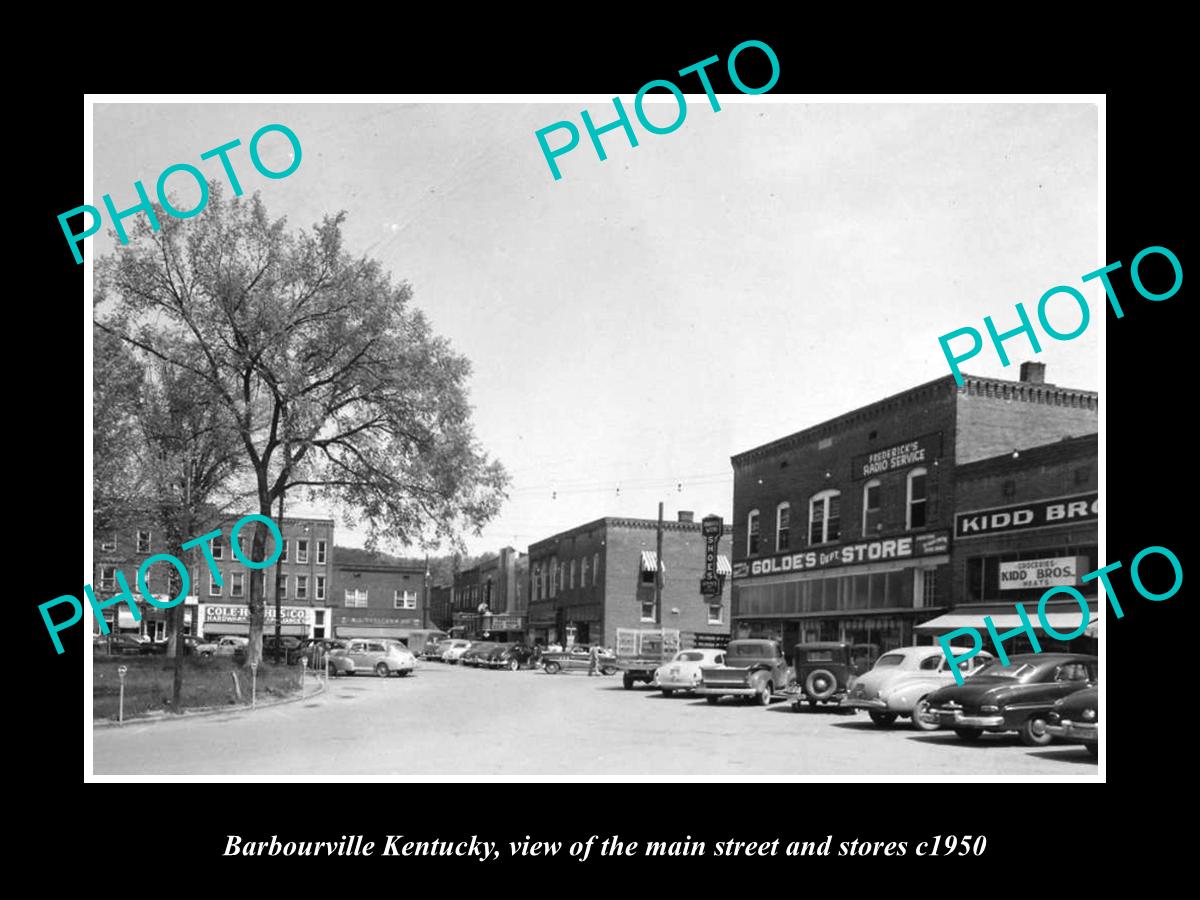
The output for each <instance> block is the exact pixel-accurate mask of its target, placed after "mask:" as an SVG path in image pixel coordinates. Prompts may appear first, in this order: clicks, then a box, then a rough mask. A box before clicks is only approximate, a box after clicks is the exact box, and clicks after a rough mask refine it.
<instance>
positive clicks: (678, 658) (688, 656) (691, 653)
mask: <svg viewBox="0 0 1200 900" xmlns="http://www.w3.org/2000/svg"><path fill="white" fill-rule="evenodd" d="M703 661H704V654H703V653H697V652H696V651H695V650H684V651H683V652H682V653H676V654H675V662H703Z"/></svg>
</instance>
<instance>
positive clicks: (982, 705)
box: [653, 640, 1099, 756]
mask: <svg viewBox="0 0 1200 900" xmlns="http://www.w3.org/2000/svg"><path fill="white" fill-rule="evenodd" d="M863 651H864V646H862V645H853V644H846V643H837V642H823V643H810V644H798V645H797V646H796V647H795V648H794V651H793V662H792V663H791V664H789V663H788V661H787V659H786V658H785V655H784V652H783V647H782V645H781V644H780V643H779V642H778V641H771V640H735V641H730V642H729V645H728V646H727V647H725V648H724V649H721V650H716V649H695V650H681V651H679V652H678V653H676V654H675V656H674V658H672V659H671V660H670V661H669V662H668V663H666V664H664V665H663V666H661V667H660V668H659V669H658V670H657V671H656V672H655V673H654V681H653V684H654V685H655V686H656V687H657V688H658V689H659V690H661V691H662V692H663V694H666V695H668V696H669V695H671V694H674V693H676V692H679V691H686V692H690V693H694V694H696V695H699V696H703V697H705V698H706V700H707V701H708V702H709V703H718V702H719V701H720V700H721V699H722V698H723V697H735V698H740V699H743V700H753V701H755V702H757V703H759V704H760V705H763V706H766V705H768V704H770V703H771V702H772V700H775V699H778V698H783V699H785V700H789V701H791V703H792V707H793V708H794V709H795V710H797V711H799V710H801V709H803V708H804V706H805V704H807V705H808V706H809V707H810V708H811V707H817V706H822V705H826V706H838V707H844V708H849V709H853V710H855V711H862V712H865V713H867V715H868V716H869V717H870V719H871V721H872V722H873V723H874V724H875V725H877V726H879V727H881V728H886V727H891V726H892V725H894V724H895V722H896V721H897V720H899V719H908V720H910V721H911V722H912V725H913V727H914V728H915V729H917V730H919V731H934V730H937V729H939V728H945V729H950V730H953V732H954V734H955V735H956V736H957V737H958V738H959V739H960V740H963V741H977V740H978V739H979V738H980V737H982V735H983V734H985V733H1002V732H1016V733H1017V734H1018V735H1019V736H1020V738H1021V741H1022V742H1023V743H1024V744H1026V745H1027V746H1044V745H1046V744H1049V743H1050V742H1051V741H1053V740H1055V739H1060V740H1065V741H1068V742H1071V743H1078V744H1083V745H1084V746H1085V747H1086V748H1087V749H1088V751H1089V752H1090V753H1091V754H1092V755H1093V756H1095V755H1097V752H1098V741H1099V723H1098V703H1097V699H1098V697H1097V690H1096V684H1097V679H1098V661H1097V659H1096V657H1095V656H1089V655H1086V654H1079V653H1029V654H1022V655H1018V656H1012V657H1009V659H1008V663H1007V664H1006V665H1005V664H1001V662H1000V660H997V659H993V658H992V657H991V656H990V655H989V654H987V653H984V652H981V653H979V654H977V655H976V656H974V657H972V658H970V659H968V660H965V661H963V662H960V663H959V664H958V666H959V673H960V675H961V676H962V679H963V683H962V684H961V685H960V684H958V683H957V681H956V679H955V677H954V672H953V671H952V670H951V669H950V662H949V660H948V659H947V657H946V654H945V653H943V652H942V649H941V647H940V646H924V647H900V648H897V649H895V650H889V651H887V652H885V653H883V654H881V655H878V657H877V658H875V657H874V654H871V653H868V654H867V655H866V656H865V657H864V655H863ZM956 655H958V654H956Z"/></svg>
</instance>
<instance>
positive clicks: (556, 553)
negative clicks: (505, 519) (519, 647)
mask: <svg viewBox="0 0 1200 900" xmlns="http://www.w3.org/2000/svg"><path fill="white" fill-rule="evenodd" d="M657 524H658V523H657V521H656V520H654V519H621V518H604V519H597V520H596V521H594V522H589V523H588V524H586V525H580V526H578V527H577V528H572V529H570V530H568V531H564V532H561V533H560V534H556V535H554V536H553V537H549V538H546V539H545V540H542V541H538V542H537V543H535V544H530V546H529V584H530V588H529V590H530V598H529V633H530V636H531V638H532V639H533V640H534V641H540V642H542V643H555V642H560V643H566V644H568V645H569V644H575V643H580V644H590V643H598V644H603V645H605V646H609V647H611V646H615V644H616V633H617V629H618V628H658V627H662V628H678V629H679V630H680V631H681V632H682V633H683V640H684V644H685V646H690V645H691V644H692V643H694V642H695V636H696V635H698V634H699V635H727V634H728V633H729V617H728V614H729V602H728V601H729V588H728V586H727V584H726V583H725V579H724V578H722V584H721V587H722V593H721V594H720V596H717V597H705V596H704V595H702V594H701V593H700V580H701V578H702V577H703V575H704V550H705V545H704V537H703V534H702V533H701V525H700V523H699V522H695V521H693V516H692V514H691V513H690V512H682V511H681V512H680V513H679V515H678V521H675V522H669V521H668V522H664V523H663V554H662V555H663V559H662V573H663V583H662V600H661V603H660V604H658V605H656V604H655V602H654V593H655V592H654V581H655V572H656V570H657V568H658V557H657V549H656V547H657V536H656V528H657ZM724 533H725V535H726V536H728V535H729V534H730V528H729V527H728V526H726V527H725V529H724ZM718 571H719V572H720V573H721V574H722V575H723V576H724V575H727V574H728V572H729V571H730V566H729V560H728V558H727V557H726V556H725V554H723V553H722V554H720V555H719V559H718Z"/></svg>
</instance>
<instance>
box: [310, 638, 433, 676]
mask: <svg viewBox="0 0 1200 900" xmlns="http://www.w3.org/2000/svg"><path fill="white" fill-rule="evenodd" d="M326 659H328V660H329V674H330V675H354V674H364V675H365V674H375V675H378V676H379V677H380V678H387V677H388V676H389V675H393V674H395V675H401V676H403V675H411V674H412V672H413V669H415V668H416V667H417V658H416V657H415V656H413V654H412V652H411V651H410V650H409V649H408V648H407V647H405V646H404V645H403V644H401V643H400V642H399V641H388V640H375V639H365V638H356V639H354V640H351V641H349V642H347V644H346V646H345V647H340V648H337V649H334V650H330V651H329V653H328V654H327V655H326Z"/></svg>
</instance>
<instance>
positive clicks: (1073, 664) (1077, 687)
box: [925, 653, 1097, 747]
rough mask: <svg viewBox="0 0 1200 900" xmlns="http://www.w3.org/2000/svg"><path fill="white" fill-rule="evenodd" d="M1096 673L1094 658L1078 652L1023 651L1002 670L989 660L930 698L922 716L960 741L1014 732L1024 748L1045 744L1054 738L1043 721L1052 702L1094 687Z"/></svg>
mask: <svg viewBox="0 0 1200 900" xmlns="http://www.w3.org/2000/svg"><path fill="white" fill-rule="evenodd" d="M1096 673H1097V664H1096V657H1094V656H1085V655H1083V654H1080V653H1023V654H1019V655H1017V656H1013V657H1010V658H1009V664H1008V665H1007V666H1002V665H1000V661H999V660H992V661H991V662H990V663H988V664H987V665H986V666H984V667H983V668H982V669H980V670H979V671H978V672H976V673H975V674H974V675H972V676H971V678H970V679H969V680H968V681H967V682H966V683H965V684H962V685H950V686H949V687H944V688H941V689H940V690H937V691H934V692H933V693H932V694H930V695H929V699H928V707H927V709H928V712H927V714H926V716H925V718H926V720H927V721H929V722H931V723H932V722H933V721H934V719H935V717H936V720H937V722H938V724H939V725H942V726H946V727H949V728H953V729H954V733H955V734H957V735H958V737H959V739H960V740H964V741H975V740H978V739H979V737H980V736H981V735H982V734H983V733H984V732H985V731H990V732H1005V731H1016V732H1017V733H1019V734H1020V736H1021V741H1022V743H1024V744H1025V745H1026V746H1030V747H1040V746H1044V745H1046V744H1048V743H1050V741H1051V740H1053V736H1052V735H1051V734H1050V732H1048V731H1047V730H1046V717H1047V716H1048V715H1049V713H1050V710H1051V709H1052V708H1053V706H1054V703H1055V701H1057V700H1060V699H1061V698H1063V697H1066V696H1067V695H1069V694H1074V693H1076V692H1077V691H1081V690H1083V689H1084V688H1086V687H1088V686H1089V684H1094V683H1095V681H1096Z"/></svg>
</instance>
